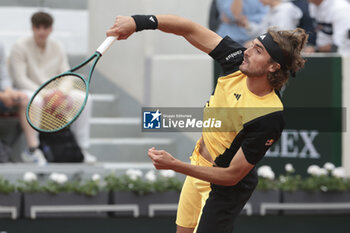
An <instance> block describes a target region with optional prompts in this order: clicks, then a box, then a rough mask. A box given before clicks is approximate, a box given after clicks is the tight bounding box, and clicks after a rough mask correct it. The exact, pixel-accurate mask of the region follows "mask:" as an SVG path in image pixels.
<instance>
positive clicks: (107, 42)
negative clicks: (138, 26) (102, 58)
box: [96, 36, 117, 55]
mask: <svg viewBox="0 0 350 233" xmlns="http://www.w3.org/2000/svg"><path fill="white" fill-rule="evenodd" d="M116 39H117V37H115V36H109V37H107V38H106V39H105V40H104V41H103V42H102V44H101V45H100V47H98V48H97V50H96V51H97V52H99V53H100V54H101V55H103V54H104V53H105V52H106V51H107V50H108V49H109V47H111V45H112V44H113V42H114V41H115V40H116Z"/></svg>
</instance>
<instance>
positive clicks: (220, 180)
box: [107, 15, 308, 233]
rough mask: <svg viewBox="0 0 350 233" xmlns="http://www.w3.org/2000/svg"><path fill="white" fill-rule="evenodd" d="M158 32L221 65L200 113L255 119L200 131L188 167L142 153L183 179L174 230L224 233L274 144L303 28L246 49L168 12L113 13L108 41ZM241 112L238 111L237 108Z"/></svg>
mask: <svg viewBox="0 0 350 233" xmlns="http://www.w3.org/2000/svg"><path fill="white" fill-rule="evenodd" d="M144 29H159V30H161V31H163V32H167V33H173V34H176V35H179V36H183V37H184V38H185V39H186V40H187V41H188V42H190V43H191V44H192V45H193V46H195V47H196V48H198V49H200V50H202V51H203V52H205V53H208V54H209V55H210V56H211V57H212V58H213V59H215V60H216V61H218V62H219V63H220V64H221V67H222V70H223V76H222V77H220V78H219V80H218V83H217V86H216V88H215V92H214V94H213V95H212V96H211V97H210V100H209V102H208V103H207V105H206V108H213V107H229V108H256V109H259V111H256V113H255V114H249V115H248V116H247V115H244V114H243V115H241V114H236V115H232V116H230V117H229V118H227V119H226V120H227V121H232V122H235V124H237V125H238V126H237V127H238V130H237V132H203V134H202V137H201V138H200V139H199V140H198V141H197V144H196V146H195V149H194V151H193V153H192V156H191V158H190V159H191V164H188V163H185V162H182V161H179V160H177V159H175V158H174V157H173V156H172V155H170V154H169V153H167V152H166V151H163V150H156V149H155V148H151V149H149V151H148V155H149V157H150V158H151V159H152V161H153V164H154V166H155V167H156V168H157V169H172V170H174V171H176V172H179V173H183V174H185V175H187V178H186V180H185V183H184V186H183V189H182V192H181V196H180V201H179V206H178V212H177V219H176V224H177V232H178V233H189V232H197V233H213V232H220V233H231V232H232V231H233V223H234V220H235V218H236V217H237V216H238V214H239V213H240V212H241V210H242V208H243V207H244V205H245V204H246V202H247V201H248V199H249V197H250V196H251V194H252V192H253V190H254V189H255V187H256V185H257V182H258V180H257V174H256V168H255V166H256V164H257V163H258V162H259V161H260V160H261V159H262V158H263V157H264V155H265V153H266V151H267V150H268V149H269V148H270V146H271V145H272V144H273V143H274V142H275V141H277V140H278V138H279V137H280V135H281V132H282V130H283V127H284V120H283V116H282V112H283V104H282V102H281V99H280V97H279V94H278V90H279V89H280V88H281V87H282V86H283V85H284V84H285V83H286V82H287V80H288V77H289V75H290V74H294V73H295V72H296V71H298V70H299V69H300V68H302V67H303V65H304V63H305V61H304V59H303V58H302V57H301V55H300V51H301V50H302V48H303V46H304V45H305V43H306V42H307V37H308V36H307V34H306V33H305V32H304V31H303V30H302V29H295V30H291V31H276V30H272V29H270V30H269V31H268V32H267V33H265V34H263V35H260V36H259V37H257V38H256V39H255V40H253V42H252V44H251V45H250V47H248V48H247V49H245V48H244V47H243V46H242V45H240V44H238V43H236V42H235V41H233V40H232V39H231V38H229V37H225V38H221V37H220V36H219V35H217V34H216V33H214V32H212V31H210V30H208V29H207V28H205V27H203V26H201V25H199V24H196V23H194V22H191V21H190V20H187V19H184V18H181V17H178V16H173V15H157V16H154V15H134V16H132V17H126V16H118V17H117V19H116V21H115V23H114V25H113V26H112V27H111V28H110V29H109V30H108V31H107V35H108V36H116V37H118V39H119V40H122V39H127V38H128V37H129V36H130V35H131V34H133V33H134V32H135V31H141V30H144ZM243 112H244V111H243Z"/></svg>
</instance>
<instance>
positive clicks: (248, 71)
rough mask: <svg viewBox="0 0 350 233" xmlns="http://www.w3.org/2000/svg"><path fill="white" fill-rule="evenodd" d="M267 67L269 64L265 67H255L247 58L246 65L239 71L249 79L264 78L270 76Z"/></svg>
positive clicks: (240, 67)
mask: <svg viewBox="0 0 350 233" xmlns="http://www.w3.org/2000/svg"><path fill="white" fill-rule="evenodd" d="M267 66H268V64H265V65H264V66H261V65H260V66H254V65H252V64H251V63H250V62H249V60H248V59H247V58H245V60H244V63H242V64H241V65H240V66H239V70H240V71H241V72H242V73H243V74H245V75H247V76H248V77H263V76H266V75H267V74H268V72H267Z"/></svg>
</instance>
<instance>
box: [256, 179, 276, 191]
mask: <svg viewBox="0 0 350 233" xmlns="http://www.w3.org/2000/svg"><path fill="white" fill-rule="evenodd" d="M277 183H278V182H277V180H271V179H268V178H264V177H260V178H259V182H258V185H257V187H256V189H257V190H261V191H267V190H277V189H278V184H277Z"/></svg>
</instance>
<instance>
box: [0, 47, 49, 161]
mask: <svg viewBox="0 0 350 233" xmlns="http://www.w3.org/2000/svg"><path fill="white" fill-rule="evenodd" d="M27 104H28V98H27V95H26V94H25V93H23V92H20V91H17V90H14V89H12V82H11V79H10V77H9V75H8V73H7V68H6V64H5V53H4V48H3V46H2V44H0V113H1V114H4V115H6V114H8V113H10V112H11V113H13V112H17V111H18V116H19V122H20V124H21V127H22V129H23V132H24V135H25V139H26V144H27V148H26V149H25V150H24V151H23V152H22V154H21V157H22V160H23V161H24V162H32V163H36V164H38V165H45V164H46V159H45V157H44V155H43V153H42V152H41V150H40V149H38V146H39V140H38V137H37V133H36V131H35V130H34V129H33V128H32V127H31V126H30V125H29V124H28V122H27V119H26V108H27Z"/></svg>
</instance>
